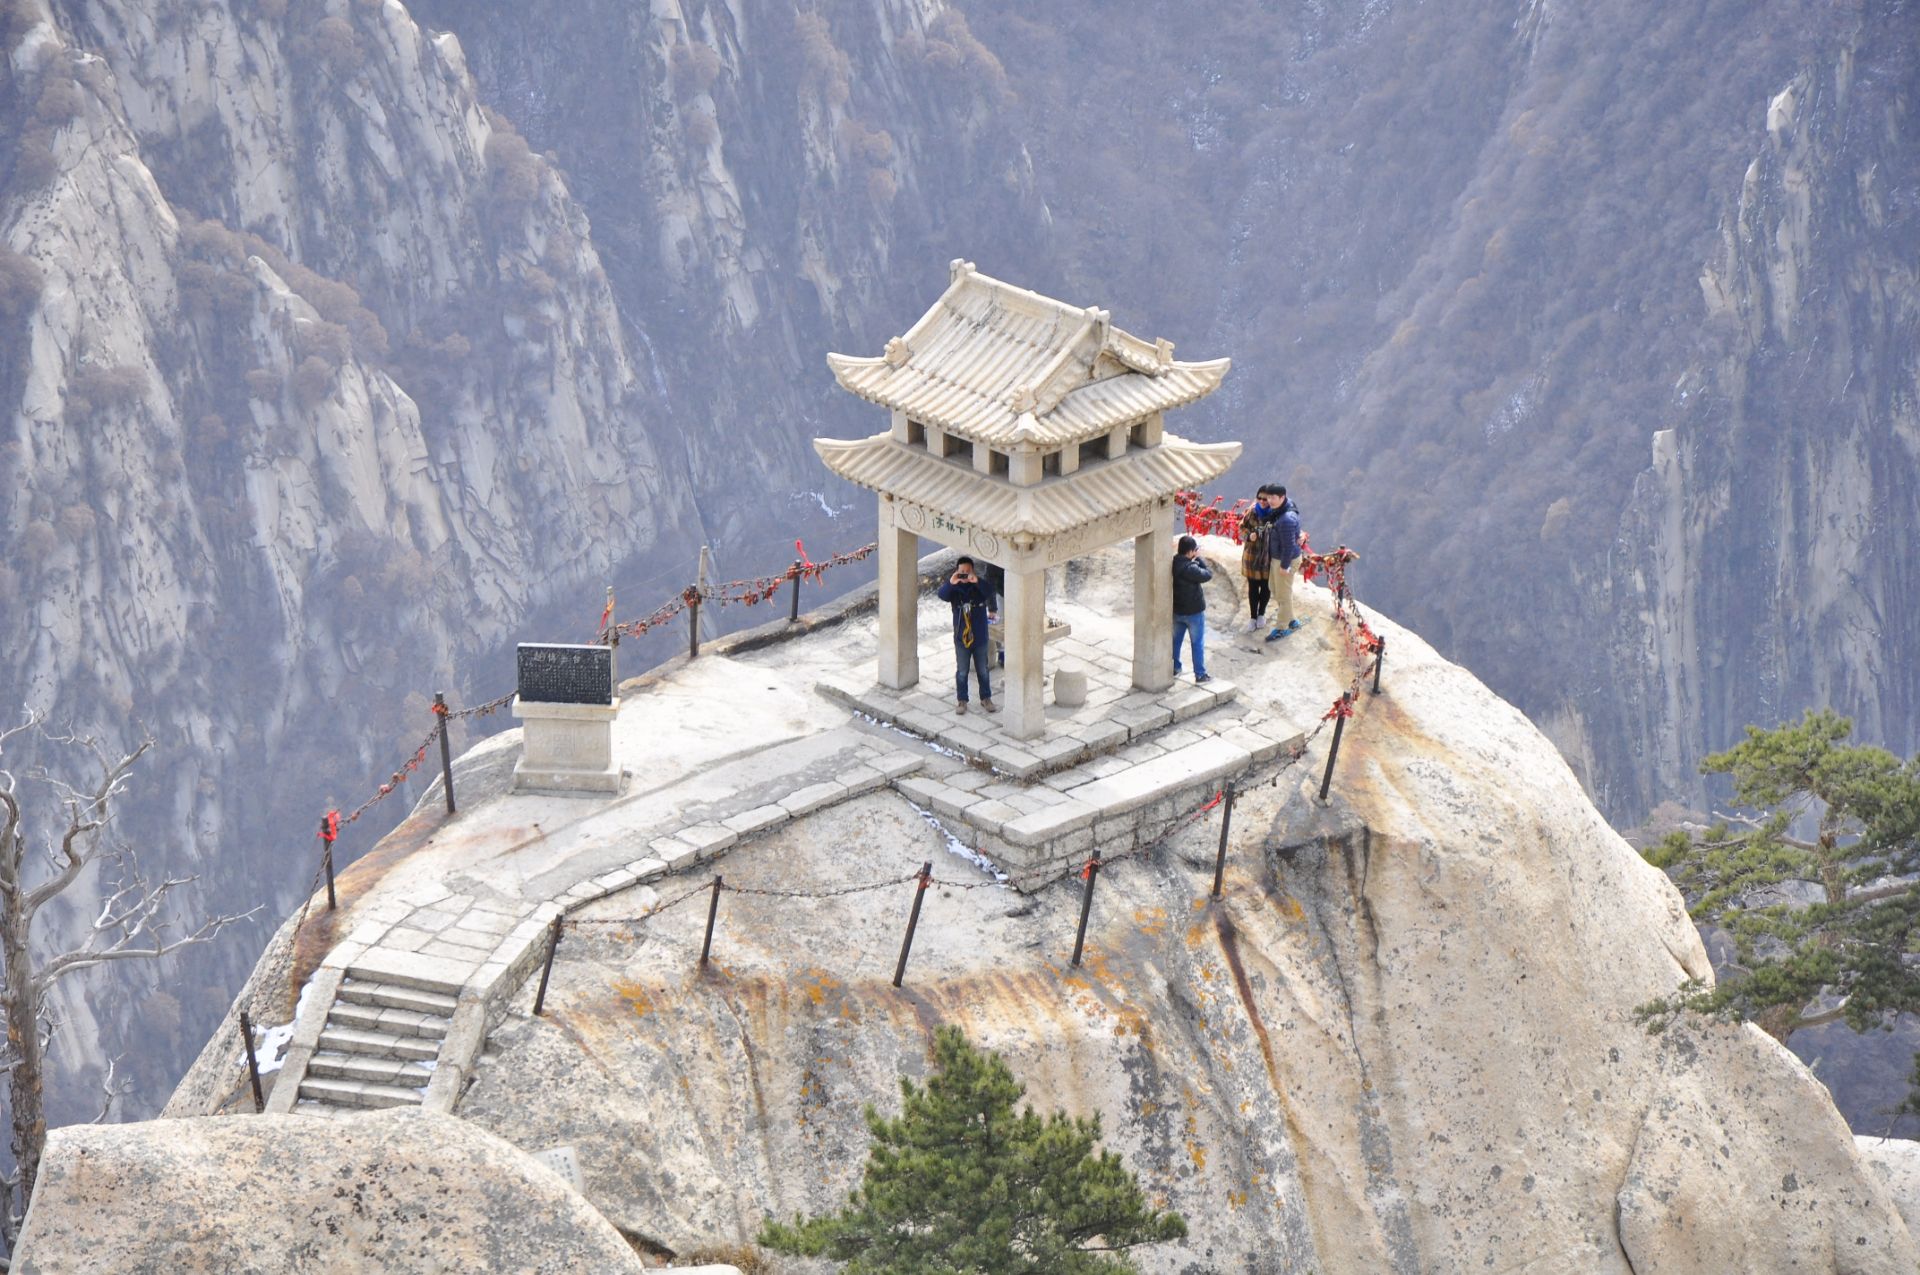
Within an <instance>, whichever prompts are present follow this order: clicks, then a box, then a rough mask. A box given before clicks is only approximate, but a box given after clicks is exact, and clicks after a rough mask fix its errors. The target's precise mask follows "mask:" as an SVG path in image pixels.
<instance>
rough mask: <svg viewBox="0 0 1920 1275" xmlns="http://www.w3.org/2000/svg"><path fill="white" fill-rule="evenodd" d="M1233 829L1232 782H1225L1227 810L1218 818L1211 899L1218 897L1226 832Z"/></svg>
mask: <svg viewBox="0 0 1920 1275" xmlns="http://www.w3.org/2000/svg"><path fill="white" fill-rule="evenodd" d="M1232 827H1233V780H1231V779H1229V780H1227V808H1226V810H1225V811H1224V812H1223V813H1222V814H1221V816H1220V853H1219V854H1218V855H1216V856H1215V857H1214V860H1213V897H1214V898H1216V899H1217V898H1219V897H1220V878H1221V876H1222V875H1223V874H1224V873H1225V872H1226V870H1227V832H1228V830H1229V829H1231V828H1232Z"/></svg>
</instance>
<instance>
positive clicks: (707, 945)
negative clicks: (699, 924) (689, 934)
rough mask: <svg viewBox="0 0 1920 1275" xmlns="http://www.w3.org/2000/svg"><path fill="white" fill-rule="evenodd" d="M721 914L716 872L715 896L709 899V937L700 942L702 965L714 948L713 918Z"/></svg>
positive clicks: (718, 878) (718, 877)
mask: <svg viewBox="0 0 1920 1275" xmlns="http://www.w3.org/2000/svg"><path fill="white" fill-rule="evenodd" d="M719 914H720V876H719V874H718V873H715V874H714V878H713V898H711V899H709V900H708V901H707V937H706V941H705V942H703V943H701V944H700V963H701V964H702V965H705V964H706V963H707V953H709V952H711V951H712V950H713V919H714V917H716V916H718V915H719Z"/></svg>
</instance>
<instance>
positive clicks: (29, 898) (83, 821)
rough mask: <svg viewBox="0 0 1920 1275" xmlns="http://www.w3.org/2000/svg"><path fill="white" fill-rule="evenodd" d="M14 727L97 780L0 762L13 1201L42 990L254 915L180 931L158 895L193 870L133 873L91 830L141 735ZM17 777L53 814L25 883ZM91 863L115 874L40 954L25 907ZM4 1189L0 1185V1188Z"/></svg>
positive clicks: (38, 1139) (24, 1147)
mask: <svg viewBox="0 0 1920 1275" xmlns="http://www.w3.org/2000/svg"><path fill="white" fill-rule="evenodd" d="M23 733H26V734H37V735H38V737H39V738H40V739H42V740H44V741H46V742H49V743H52V744H56V745H65V746H67V747H69V748H78V749H83V750H85V752H87V753H89V754H91V756H92V758H93V760H94V762H95V763H96V764H97V771H96V774H97V779H96V780H95V781H94V782H93V783H92V785H91V786H90V787H88V788H84V789H82V788H76V787H75V786H73V785H72V784H70V783H68V782H66V781H65V780H63V779H60V778H58V777H56V776H54V775H52V774H50V773H49V772H48V771H47V768H46V767H45V766H39V765H35V766H30V767H27V768H25V769H23V770H21V771H19V772H18V777H16V772H15V771H12V770H0V817H3V821H0V1015H4V1019H5V1032H4V1033H3V1034H0V1076H4V1078H5V1081H6V1087H7V1091H8V1097H9V1099H10V1101H9V1104H8V1105H9V1107H10V1111H9V1113H8V1114H9V1117H10V1121H11V1124H12V1133H13V1147H14V1152H15V1155H16V1156H17V1158H18V1163H19V1176H18V1178H17V1183H18V1194H17V1196H16V1195H15V1194H14V1192H12V1191H10V1190H9V1191H6V1192H5V1196H4V1198H5V1199H6V1200H8V1201H11V1200H12V1199H14V1198H18V1199H19V1200H20V1201H21V1202H23V1203H24V1202H25V1200H26V1199H28V1198H29V1197H30V1196H31V1195H32V1192H33V1186H34V1179H35V1178H36V1177H37V1176H38V1173H39V1166H40V1155H41V1152H42V1150H43V1149H44V1147H45V1145H46V1132H47V1131H46V1109H45V1100H44V1099H45V1095H44V1093H43V1089H44V1086H45V1084H46V1060H47V1056H48V1050H49V1046H50V1043H51V1039H52V1032H53V1030H54V1028H55V1026H56V1023H57V1018H56V1015H55V1013H54V1007H53V1004H52V1002H51V999H50V996H49V993H50V991H51V989H52V987H53V986H54V984H55V983H56V982H58V980H60V979H61V978H64V977H65V976H66V975H68V974H72V973H74V972H76V971H79V970H85V969H90V968H92V967H93V966H96V965H104V964H108V963H111V962H114V961H129V960H154V959H157V958H160V957H164V956H166V955H168V954H169V953H172V952H177V951H178V950H179V949H181V948H183V947H188V946H191V945H193V944H195V943H202V942H205V941H206V940H208V939H210V938H212V937H213V936H214V935H215V934H218V933H219V932H220V931H221V930H223V929H225V928H226V927H227V926H229V925H231V924H233V923H234V922H235V921H239V920H243V919H245V918H246V917H250V916H252V915H253V912H252V911H249V912H245V913H241V914H239V915H223V916H215V917H212V918H210V919H208V920H204V921H201V922H200V923H199V925H198V926H197V927H195V928H193V929H191V930H189V931H186V932H182V931H181V929H180V928H179V927H178V926H176V925H175V924H173V922H172V921H171V919H170V916H169V913H170V907H169V902H170V900H171V898H172V896H173V894H174V892H175V891H176V890H177V889H179V887H181V886H185V885H191V884H193V882H194V881H195V878H193V877H190V876H189V877H163V878H162V879H160V880H158V881H155V880H153V879H152V878H149V877H148V876H146V875H145V874H144V873H143V872H142V871H141V870H140V863H139V859H138V856H137V855H136V854H135V853H134V852H133V851H132V850H130V849H126V848H122V847H120V846H118V845H115V844H112V843H110V842H106V841H104V840H103V839H102V830H103V829H105V828H106V827H107V826H108V825H109V824H110V823H111V822H112V821H113V815H114V803H115V802H116V801H117V800H118V799H119V798H120V797H121V796H123V795H124V794H125V793H126V792H127V790H128V788H129V786H130V776H131V774H132V771H133V768H134V767H135V765H136V764H138V762H139V761H140V759H141V758H142V757H144V756H145V755H146V753H147V751H148V749H150V748H152V747H153V741H152V740H151V739H147V740H143V741H141V743H140V744H139V745H138V746H137V747H135V748H133V749H132V750H131V751H129V752H127V753H126V754H125V755H124V756H120V757H117V758H115V757H110V756H109V755H108V754H107V752H105V751H104V750H103V749H102V748H101V746H100V743H99V741H97V740H95V739H93V738H90V737H82V736H79V735H55V734H53V733H51V732H49V731H47V730H46V729H45V728H44V725H43V724H42V721H41V719H40V718H39V717H38V716H37V715H35V714H28V716H27V720H26V721H25V722H24V723H23V724H22V725H20V726H15V727H10V728H8V729H6V730H4V731H0V752H4V750H5V749H6V748H7V747H9V746H10V745H11V744H12V741H13V740H14V739H15V738H16V737H17V736H20V735H22V734H23ZM22 779H24V780H25V781H27V782H29V783H31V784H32V785H34V786H35V787H36V788H37V789H39V790H43V791H44V792H46V793H48V794H51V796H52V798H53V802H54V807H55V809H57V810H58V811H59V812H60V813H59V815H58V816H56V818H55V819H54V820H52V821H51V822H52V823H53V826H54V827H55V828H57V829H58V830H59V834H58V837H57V841H55V842H54V843H53V844H45V843H44V842H43V843H42V844H41V845H40V846H39V849H40V850H41V851H42V852H43V853H44V856H45V858H46V860H47V870H46V873H45V875H44V879H42V880H41V881H40V882H39V884H37V885H30V884H29V880H28V873H27V862H28V859H29V858H30V857H32V858H37V857H39V856H30V854H29V850H28V830H29V827H36V826H37V825H34V824H31V823H30V820H29V813H30V812H29V809H28V806H27V803H26V802H24V801H23V800H22V786H21V782H20V781H21V780H22ZM36 840H37V841H39V840H41V839H40V838H38V837H36ZM96 864H97V865H101V866H102V867H103V869H105V868H107V865H116V866H117V867H118V868H119V872H118V874H117V877H115V878H114V879H113V880H112V881H111V884H110V885H103V887H102V892H101V898H100V901H99V903H98V905H97V907H96V908H95V910H94V913H93V916H92V919H91V921H89V922H87V923H86V925H85V928H84V929H83V930H82V932H81V934H80V936H79V938H78V940H77V941H76V942H74V943H72V944H71V945H70V946H69V947H68V949H67V950H65V951H60V952H56V953H54V954H53V955H51V956H50V957H45V958H43V957H42V956H41V954H40V953H39V952H38V951H36V950H35V949H36V944H35V942H34V938H35V936H34V934H33V921H34V918H35V914H36V913H37V912H38V911H39V910H40V908H41V907H42V906H44V905H45V904H46V903H48V902H49V901H51V900H53V899H54V898H56V897H58V896H59V895H60V894H61V892H62V891H64V890H66V889H68V888H69V887H70V886H72V885H73V884H74V883H75V881H77V880H78V879H79V877H80V876H81V874H82V873H83V872H85V871H86V870H87V869H88V868H89V867H92V866H94V865H96ZM35 875H39V874H37V873H36V874H35ZM257 910H258V909H255V911H257ZM119 1061H120V1060H119V1059H117V1058H116V1059H113V1060H111V1061H109V1063H108V1064H107V1074H106V1077H105V1080H104V1082H103V1093H104V1103H103V1105H102V1108H101V1112H100V1115H99V1116H98V1117H96V1121H98V1120H104V1119H106V1118H107V1116H108V1114H109V1113H110V1112H111V1111H112V1109H113V1104H114V1102H115V1100H116V1099H117V1098H119V1097H121V1096H122V1087H121V1086H120V1085H119V1084H118V1083H117V1077H118V1064H119ZM5 1186H6V1184H5V1183H4V1182H0V1190H3V1189H4V1188H5ZM16 1221H17V1218H15V1217H14V1215H13V1211H12V1209H11V1208H10V1207H0V1230H5V1231H7V1232H8V1233H12V1231H13V1229H14V1227H13V1223H14V1222H16Z"/></svg>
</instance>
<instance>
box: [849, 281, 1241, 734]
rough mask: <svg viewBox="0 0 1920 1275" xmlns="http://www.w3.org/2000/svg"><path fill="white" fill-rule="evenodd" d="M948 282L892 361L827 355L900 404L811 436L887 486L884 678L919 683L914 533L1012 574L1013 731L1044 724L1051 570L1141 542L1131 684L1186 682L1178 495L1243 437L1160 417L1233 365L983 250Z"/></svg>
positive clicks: (1159, 687)
mask: <svg viewBox="0 0 1920 1275" xmlns="http://www.w3.org/2000/svg"><path fill="white" fill-rule="evenodd" d="M948 278H949V283H948V287H947V290H946V291H945V292H944V293H942V294H941V296H940V299H939V300H938V301H937V302H935V303H934V306H933V308H932V309H930V310H928V311H927V312H926V314H925V315H923V316H922V317H921V319H920V321H919V322H918V323H915V324H914V325H913V327H911V328H909V329H908V330H907V333H906V335H904V336H898V337H895V338H893V339H892V340H890V341H888V342H887V345H886V350H885V352H884V353H883V354H882V355H881V356H880V357H878V358H854V357H851V356H848V355H844V354H830V355H828V356H827V363H828V365H829V366H830V367H832V369H833V373H834V376H835V377H837V378H838V379H839V382H840V384H841V386H842V387H843V388H845V389H847V390H850V391H852V392H853V393H855V394H858V395H859V396H860V397H862V398H865V399H869V400H871V401H872V402H875V403H878V404H880V405H882V406H883V407H887V408H889V409H891V411H892V414H893V422H892V428H891V429H890V430H888V431H887V432H886V433H883V434H875V435H873V436H872V437H871V438H863V439H855V440H842V439H829V438H817V439H815V440H814V443H813V446H814V450H815V451H816V452H818V453H819V455H820V458H821V460H823V461H824V462H826V465H827V467H828V468H829V469H831V470H833V472H834V473H836V474H838V475H840V476H841V477H842V478H845V479H847V480H848V481H849V482H852V483H856V484H858V485H859V486H862V487H866V488H868V489H869V490H871V491H874V492H876V493H878V496H879V518H878V521H879V531H880V553H879V559H880V562H879V566H880V587H879V600H880V612H879V620H880V624H879V627H880V649H879V652H878V661H877V663H878V669H877V675H878V680H879V683H880V685H881V686H884V687H887V688H889V689H892V690H905V689H908V688H911V687H913V686H915V685H917V684H918V683H919V681H920V650H919V626H918V624H917V622H916V609H917V607H918V606H919V605H920V604H921V599H920V597H919V594H918V585H919V576H918V563H919V558H920V554H919V542H920V538H921V537H925V538H927V539H929V540H935V541H938V542H940V543H941V544H944V545H949V546H951V547H952V548H955V549H958V550H960V551H962V552H963V553H968V554H971V555H973V556H974V558H975V559H976V561H978V562H980V563H982V564H985V563H987V562H993V563H997V564H998V565H1000V566H1001V567H1002V568H1004V569H1005V571H1006V588H1005V591H1004V593H1003V595H1002V597H1001V598H1000V606H1001V611H1002V614H1003V616H1004V618H1005V624H1006V627H1005V634H1006V636H1005V646H1006V656H1007V666H1006V671H1005V674H1004V676H1003V677H1002V678H1001V679H1000V681H1001V683H1002V684H1001V685H1000V686H999V687H998V688H997V692H998V693H997V694H996V696H995V698H996V699H998V700H1000V701H1002V702H1003V704H1004V706H1005V708H1006V729H1007V733H1008V734H1010V735H1011V736H1012V737H1013V738H1015V739H1034V738H1037V737H1038V736H1040V735H1041V734H1043V733H1044V732H1045V730H1046V725H1047V720H1046V706H1045V701H1044V699H1043V696H1042V690H1043V687H1044V683H1045V636H1044V630H1045V626H1046V570H1047V568H1048V567H1051V566H1057V565H1059V564H1060V563H1063V562H1067V561H1069V560H1070V559H1073V558H1077V557H1080V556H1082V555H1084V554H1088V553H1092V552H1094V551H1095V550H1098V549H1101V548H1104V547H1105V546H1107V545H1109V544H1112V543H1114V542H1115V541H1118V540H1132V541H1133V543H1134V597H1133V605H1134V629H1133V685H1134V687H1135V688H1136V689H1139V690H1143V691H1156V692H1157V691H1163V690H1165V689H1166V688H1167V687H1169V686H1171V685H1172V684H1173V537H1174V516H1175V515H1174V496H1175V494H1176V493H1178V492H1180V491H1181V490H1183V489H1187V488H1193V487H1198V486H1199V485H1200V484H1202V483H1205V482H1208V481H1210V480H1212V479H1214V478H1218V477H1219V476H1220V475H1221V474H1223V473H1225V472H1226V471H1227V469H1228V467H1229V466H1231V465H1232V464H1233V462H1234V461H1235V460H1236V459H1238V458H1239V455H1240V444H1238V443H1191V442H1188V441H1187V440H1185V439H1183V438H1178V437H1176V436H1174V435H1172V434H1168V433H1167V432H1166V431H1165V428H1164V424H1163V419H1162V414H1163V413H1164V412H1166V411H1167V410H1168V409H1169V408H1174V407H1179V406H1182V405H1184V404H1187V403H1191V402H1193V401H1194V400H1195V399H1198V398H1201V397H1203V396H1205V395H1207V394H1209V393H1211V392H1212V391H1213V390H1214V389H1215V388H1216V387H1218V386H1219V384H1220V381H1221V379H1222V378H1223V377H1225V376H1226V374H1227V368H1228V361H1227V360H1226V359H1214V360H1211V361H1210V362H1205V363H1183V362H1179V361H1177V360H1175V359H1174V357H1173V345H1172V343H1171V342H1169V341H1164V340H1162V341H1145V340H1142V339H1141V338H1139V337H1136V336H1133V335H1130V334H1129V333H1126V332H1122V331H1121V330H1120V329H1119V328H1116V327H1114V326H1113V324H1112V323H1111V322H1110V321H1109V319H1108V316H1107V312H1106V311H1105V310H1101V309H1098V308H1095V307H1088V308H1086V309H1077V308H1075V307H1073V306H1070V305H1067V304H1065V303H1064V302H1060V301H1055V300H1052V299H1051V298H1049V297H1043V296H1041V295H1039V294H1038V293H1035V292H1030V291H1028V290H1027V289H1025V288H1019V287H1015V286H1014V285H1012V284H1009V283H1002V282H1000V281H999V280H997V279H990V278H988V277H987V276H985V275H983V274H981V273H980V272H979V271H977V270H975V269H974V267H973V263H971V262H967V261H955V262H953V263H952V265H951V267H950V268H949V275H948ZM935 605H939V604H938V603H935ZM946 675H947V674H946V670H944V669H943V670H941V676H942V679H943V680H944V679H945V677H946ZM949 684H950V683H949Z"/></svg>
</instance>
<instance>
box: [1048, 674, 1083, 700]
mask: <svg viewBox="0 0 1920 1275" xmlns="http://www.w3.org/2000/svg"><path fill="white" fill-rule="evenodd" d="M1053 702H1054V703H1056V704H1058V705H1059V706H1060V707H1062V708H1079V707H1080V706H1081V705H1082V704H1084V703H1086V702H1087V675H1086V674H1085V673H1084V672H1082V671H1081V670H1079V669H1065V668H1063V669H1061V670H1060V671H1059V672H1057V673H1055V674H1054V675H1053Z"/></svg>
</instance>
